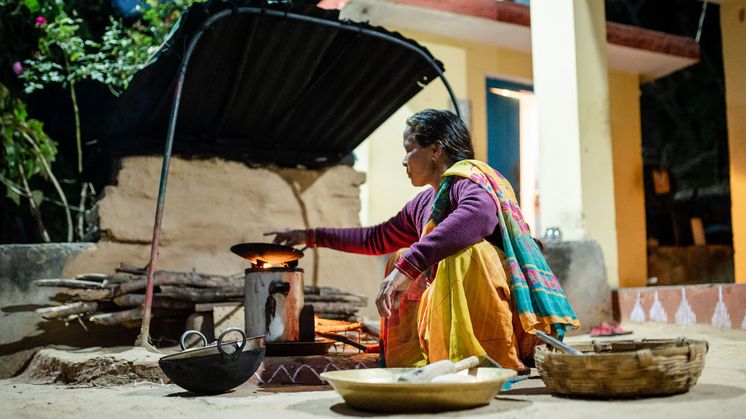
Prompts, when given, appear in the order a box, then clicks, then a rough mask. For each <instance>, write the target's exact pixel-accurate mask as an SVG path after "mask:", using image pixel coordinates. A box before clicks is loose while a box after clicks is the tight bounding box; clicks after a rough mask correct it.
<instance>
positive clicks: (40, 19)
mask: <svg viewBox="0 0 746 419" xmlns="http://www.w3.org/2000/svg"><path fill="white" fill-rule="evenodd" d="M46 23H47V19H46V18H45V17H44V16H37V17H36V26H41V25H45V24H46Z"/></svg>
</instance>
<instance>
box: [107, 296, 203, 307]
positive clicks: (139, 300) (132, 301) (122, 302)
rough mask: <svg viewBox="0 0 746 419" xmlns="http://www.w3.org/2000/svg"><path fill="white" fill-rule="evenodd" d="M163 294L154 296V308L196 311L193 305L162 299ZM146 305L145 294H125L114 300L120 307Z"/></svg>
mask: <svg viewBox="0 0 746 419" xmlns="http://www.w3.org/2000/svg"><path fill="white" fill-rule="evenodd" d="M162 297H163V295H162V294H156V295H153V307H156V308H172V309H176V310H194V304H193V303H185V302H183V301H174V300H171V299H167V298H162ZM144 303H145V295H144V294H124V295H120V296H119V297H116V298H115V299H114V304H116V305H118V306H120V307H140V306H141V305H143V304H144Z"/></svg>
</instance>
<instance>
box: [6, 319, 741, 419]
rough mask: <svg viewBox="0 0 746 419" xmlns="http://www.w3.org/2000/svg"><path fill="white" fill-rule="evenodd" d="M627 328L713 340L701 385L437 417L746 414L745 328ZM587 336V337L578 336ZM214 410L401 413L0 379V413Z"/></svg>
mask: <svg viewBox="0 0 746 419" xmlns="http://www.w3.org/2000/svg"><path fill="white" fill-rule="evenodd" d="M627 326H628V327H629V328H633V329H634V330H635V334H634V335H631V336H632V337H634V338H638V337H639V338H642V337H658V338H663V337H668V338H673V337H677V336H682V335H684V336H686V337H689V338H695V339H706V340H708V341H709V342H710V353H709V354H708V356H707V361H706V366H705V370H704V372H703V373H702V376H701V378H700V380H699V383H698V384H697V385H696V386H695V387H694V388H693V389H692V390H691V391H690V392H688V393H685V394H681V395H677V396H671V397H662V398H649V399H639V400H629V401H611V402H610V401H588V400H574V399H564V398H557V397H553V396H551V395H549V394H548V393H547V391H546V388H545V387H544V385H543V383H542V382H541V380H540V379H530V380H526V381H523V382H520V383H518V384H516V385H515V386H514V387H513V388H512V389H510V390H508V391H503V392H502V393H501V394H500V395H499V396H498V397H497V398H496V399H495V400H493V401H492V403H490V405H488V406H484V407H480V408H477V409H471V410H465V411H459V412H445V413H440V414H437V415H432V416H440V417H494V416H497V415H499V416H500V417H505V418H521V419H526V418H542V419H557V418H582V417H604V418H625V419H630V418H633V419H638V418H666V417H675V418H677V419H679V418H706V417H718V418H743V417H746V331H743V330H719V329H714V328H710V327H706V326H695V327H689V328H686V329H681V328H677V327H672V326H670V325H667V326H663V325H654V324H645V325H634V324H633V325H627ZM629 337H630V336H627V338H629ZM586 339H587V336H585V337H584V336H578V337H574V338H572V340H586ZM210 415H220V418H221V419H222V418H233V417H235V418H247V417H257V418H271V419H279V418H284V417H293V418H294V419H298V418H319V417H364V416H389V417H397V416H401V415H386V414H371V413H367V412H361V411H357V410H354V409H351V408H349V407H347V406H346V405H345V404H344V402H343V400H342V399H341V398H340V397H339V396H338V395H337V394H336V393H335V392H334V391H332V390H330V389H329V388H328V387H325V388H322V389H321V390H319V388H298V387H284V388H276V389H266V388H258V387H255V386H250V385H244V386H241V387H239V388H238V389H236V390H234V391H233V392H231V393H228V394H223V395H219V396H210V397H204V396H202V397H195V396H193V395H192V394H191V393H187V392H185V391H183V390H182V389H181V388H179V387H177V386H175V385H165V386H164V385H154V384H151V383H148V382H133V383H131V384H129V385H123V386H117V387H108V388H101V387H96V388H68V387H65V386H60V385H33V384H25V383H21V382H18V381H17V380H0V418H5V417H7V418H40V417H55V418H60V419H63V418H73V417H74V418H94V417H95V418H100V417H104V416H108V417H112V418H114V417H127V416H129V417H137V418H151V417H152V418H164V417H181V418H203V417H208V416H210ZM409 416H413V415H409ZM416 416H420V417H421V416H426V415H416Z"/></svg>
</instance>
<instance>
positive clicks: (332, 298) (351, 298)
mask: <svg viewBox="0 0 746 419" xmlns="http://www.w3.org/2000/svg"><path fill="white" fill-rule="evenodd" d="M303 299H304V301H305V302H307V303H316V302H327V303H347V304H350V305H353V306H355V307H365V306H366V305H367V304H368V299H367V298H366V297H358V296H355V295H343V294H337V295H315V294H306V295H304V296H303Z"/></svg>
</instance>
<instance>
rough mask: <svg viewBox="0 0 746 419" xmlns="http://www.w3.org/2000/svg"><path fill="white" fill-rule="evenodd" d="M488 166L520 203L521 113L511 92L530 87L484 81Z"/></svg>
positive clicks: (517, 102) (529, 89)
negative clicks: (508, 185)
mask: <svg viewBox="0 0 746 419" xmlns="http://www.w3.org/2000/svg"><path fill="white" fill-rule="evenodd" d="M486 91H487V163H488V164H489V165H490V166H492V167H493V168H495V170H497V171H498V172H500V173H501V174H502V175H503V176H505V178H506V179H508V181H509V182H510V184H511V185H513V189H515V193H516V198H518V199H519V202H520V187H521V184H520V180H521V179H520V173H521V130H520V127H521V124H520V122H521V114H520V102H519V100H518V99H517V98H515V97H511V96H510V94H509V93H510V92H511V91H513V92H518V91H529V92H532V91H533V88H532V87H531V86H527V85H522V84H518V83H512V82H506V81H502V80H495V79H487V89H486Z"/></svg>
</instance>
